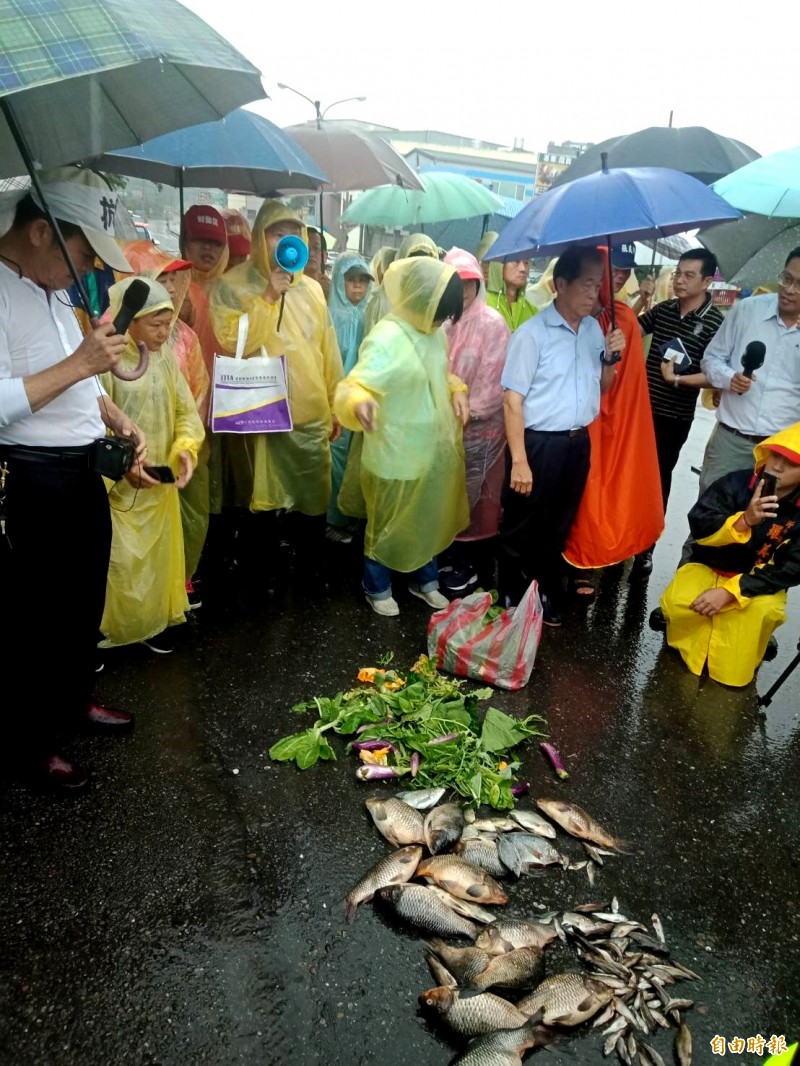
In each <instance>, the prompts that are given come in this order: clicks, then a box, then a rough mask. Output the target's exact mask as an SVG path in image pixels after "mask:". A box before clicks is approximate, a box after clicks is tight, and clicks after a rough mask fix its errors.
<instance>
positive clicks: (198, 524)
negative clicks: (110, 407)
mask: <svg viewBox="0 0 800 1066" xmlns="http://www.w3.org/2000/svg"><path fill="white" fill-rule="evenodd" d="M123 247H124V251H125V257H126V258H127V260H128V262H129V263H130V264H131V266H132V267H133V270H134V272H135V273H136V274H139V275H141V276H142V277H145V278H150V279H151V280H153V281H157V280H158V277H159V275H160V274H163V273H164V271H166V270H169V269H170V268H171V267H174V265H175V264H176V263H181V262H185V261H182V260H180V259H178V258H176V257H175V256H173V255H170V254H169V253H167V252H162V251H160V249H158V248H156V246H155V245H154V244H153V243H152V242H151V241H130V242H129V243H128V244H126V245H124V246H123ZM174 277H175V280H176V282H177V290H178V291H177V292H176V294H175V296H174V297H173V303H174V304H175V317H174V319H173V321H172V329H171V330H170V335H169V343H170V346H171V348H172V350H173V352H174V353H175V358H176V359H177V360H178V366H179V368H180V371H181V373H182V374H183V377H184V379H185V381H186V384H187V385H188V386H189V389H190V391H191V393H192V396H193V397H194V402H195V404H196V405H197V413H198V414H199V416H200V420H201V422H203V424H204V425H205V422H206V420H207V417H208V404H209V398H210V392H211V381H210V379H209V376H208V370H207V369H206V364H205V360H204V359H203V350H202V348H201V347H200V340H199V338H198V336H197V334H196V333H195V331H194V330H193V329H192V328H191V327H190V326H187V325H186V323H185V322H182V321H181V320H180V318H179V317H178V316H179V314H180V309H181V307H182V306H183V301H184V300H185V299H186V296H187V294H188V291H189V283H190V282H191V280H192V278H191V271H190V270H188V269H187V270H175V271H174ZM210 451H211V449H210V446H209V442H208V439H206V440H205V441H204V442H203V445H202V447H201V448H200V452H199V455H198V458H197V465H196V466H195V470H194V474H193V475H192V480H191V481H190V482H189V484H188V485H187V486H186V487H185V488H183V489H181V490H180V501H181V524H182V526H183V550H184V555H185V556H186V578H187V580H189V579H190V578H191V577H192V576H193V575H194V573H195V571H196V570H197V567H198V565H199V563H200V556H201V554H202V552H203V546H204V545H205V542H206V536H207V535H208V512H209V471H208V461H209V455H210Z"/></svg>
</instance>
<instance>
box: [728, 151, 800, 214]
mask: <svg viewBox="0 0 800 1066" xmlns="http://www.w3.org/2000/svg"><path fill="white" fill-rule="evenodd" d="M712 188H713V189H714V191H715V192H717V193H719V195H720V196H721V197H722V198H723V199H724V200H727V201H728V203H729V204H733V206H734V207H738V208H739V210H740V211H750V212H752V213H753V214H756V215H767V216H768V217H769V218H800V147H797V148H785V149H784V150H783V151H781V152H773V154H772V155H765V156H762V158H761V159H754V160H753V162H752V163H748V164H747V166H744V167H740V168H739V170H735V171H734V172H733V173H732V174H728V176H727V177H725V178H720V180H719V181H715V182H714V184H713V185H712Z"/></svg>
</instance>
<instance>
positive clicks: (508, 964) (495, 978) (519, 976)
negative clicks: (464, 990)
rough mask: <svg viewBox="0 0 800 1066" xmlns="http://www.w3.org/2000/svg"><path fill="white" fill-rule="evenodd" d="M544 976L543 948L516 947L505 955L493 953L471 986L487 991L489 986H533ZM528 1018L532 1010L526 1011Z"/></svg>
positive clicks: (471, 987)
mask: <svg viewBox="0 0 800 1066" xmlns="http://www.w3.org/2000/svg"><path fill="white" fill-rule="evenodd" d="M542 977H544V955H543V954H542V949H541V948H514V949H513V951H507V952H505V954H503V955H492V956H491V957H490V959H489V962H488V963H487V964H486V967H485V969H483V970H482V971H481V972H480V973H479V974H478V976H477V977H473V979H472V981H471V982H470V985H469V988H470V989H471V990H472V989H478V990H479V991H481V992H485V991H486V990H487V989H488V988H532V987H533V986H534V985H536V984H538V983H539V982H540V981H541V979H542ZM523 1013H524V1014H525V1017H526V1018H528V1017H529V1016H530V1015H531V1013H534V1012H532V1011H524V1012H523Z"/></svg>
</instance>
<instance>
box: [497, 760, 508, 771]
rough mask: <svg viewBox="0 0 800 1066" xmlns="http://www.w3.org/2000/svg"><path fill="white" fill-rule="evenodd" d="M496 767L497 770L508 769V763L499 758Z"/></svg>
mask: <svg viewBox="0 0 800 1066" xmlns="http://www.w3.org/2000/svg"><path fill="white" fill-rule="evenodd" d="M497 769H498V770H507V769H508V763H507V762H504V761H503V760H502V759H501V760H500V762H499V763H498V764H497Z"/></svg>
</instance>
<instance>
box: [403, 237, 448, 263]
mask: <svg viewBox="0 0 800 1066" xmlns="http://www.w3.org/2000/svg"><path fill="white" fill-rule="evenodd" d="M413 255H416V256H417V257H421V256H425V255H427V256H430V258H431V259H437V260H438V258H439V245H438V244H437V243H436V241H434V240H432V239H431V238H430V237H429V236H428V235H427V234H426V233H409V235H408V236H407V237H404V238H403V240H402V242H401V244H400V247H399V248H398V249H397V255H396V257H395V262H396V261H397V260H398V259H408V257H409V256H413Z"/></svg>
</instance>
